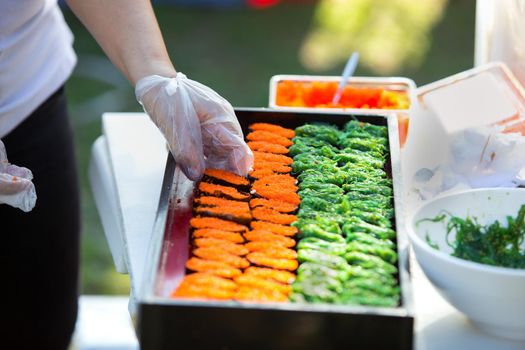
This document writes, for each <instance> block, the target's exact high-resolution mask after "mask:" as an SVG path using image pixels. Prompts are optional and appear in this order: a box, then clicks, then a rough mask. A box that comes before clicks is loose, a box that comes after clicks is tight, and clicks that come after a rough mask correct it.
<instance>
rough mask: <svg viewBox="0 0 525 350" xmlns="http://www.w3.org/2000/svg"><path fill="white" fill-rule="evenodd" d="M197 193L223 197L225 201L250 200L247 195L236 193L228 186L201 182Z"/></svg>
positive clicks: (235, 190) (236, 191)
mask: <svg viewBox="0 0 525 350" xmlns="http://www.w3.org/2000/svg"><path fill="white" fill-rule="evenodd" d="M199 191H200V192H201V193H205V194H207V195H211V196H215V197H224V198H227V199H234V200H241V201H243V200H244V201H247V200H248V199H250V195H249V194H248V193H244V192H241V191H238V190H237V189H235V188H233V187H229V186H222V185H216V184H212V183H208V182H204V181H201V182H200V183H199Z"/></svg>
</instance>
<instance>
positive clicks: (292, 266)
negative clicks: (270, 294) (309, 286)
mask: <svg viewBox="0 0 525 350" xmlns="http://www.w3.org/2000/svg"><path fill="white" fill-rule="evenodd" d="M246 259H248V260H249V261H250V262H251V263H252V264H255V265H259V266H266V267H271V268H274V269H278V270H288V271H295V270H297V267H298V266H299V262H297V260H293V259H282V258H272V257H269V256H268V255H266V254H265V253H261V252H253V253H250V254H248V255H246Z"/></svg>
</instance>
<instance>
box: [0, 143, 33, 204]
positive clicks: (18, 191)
mask: <svg viewBox="0 0 525 350" xmlns="http://www.w3.org/2000/svg"><path fill="white" fill-rule="evenodd" d="M32 179H33V174H32V173H31V170H29V169H27V168H23V167H18V166H16V165H13V164H9V162H8V161H7V153H6V151H5V146H4V143H3V142H2V141H0V204H2V203H5V204H8V205H10V206H12V207H15V208H19V209H22V210H23V211H25V212H28V211H31V210H32V209H33V208H34V207H35V203H36V191H35V185H33V182H31V180H32Z"/></svg>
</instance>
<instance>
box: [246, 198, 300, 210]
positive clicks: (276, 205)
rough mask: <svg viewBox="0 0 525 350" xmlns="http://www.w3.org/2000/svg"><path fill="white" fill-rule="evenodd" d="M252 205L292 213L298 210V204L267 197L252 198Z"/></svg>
mask: <svg viewBox="0 0 525 350" xmlns="http://www.w3.org/2000/svg"><path fill="white" fill-rule="evenodd" d="M250 207H251V208H257V207H266V208H272V209H274V210H277V211H278V212H281V213H291V212H294V211H296V210H297V205H296V204H293V203H287V202H283V201H278V200H274V199H266V198H253V199H250Z"/></svg>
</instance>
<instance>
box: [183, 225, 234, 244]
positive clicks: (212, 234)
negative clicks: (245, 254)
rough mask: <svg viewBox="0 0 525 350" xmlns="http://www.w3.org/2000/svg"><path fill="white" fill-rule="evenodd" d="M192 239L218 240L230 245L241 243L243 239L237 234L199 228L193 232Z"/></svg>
mask: <svg viewBox="0 0 525 350" xmlns="http://www.w3.org/2000/svg"><path fill="white" fill-rule="evenodd" d="M192 235H193V238H210V239H212V238H213V239H220V240H224V241H228V242H232V243H243V242H244V237H243V236H242V235H241V234H240V233H238V232H230V231H223V230H216V229H213V228H201V229H198V230H195V231H193V233H192Z"/></svg>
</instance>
